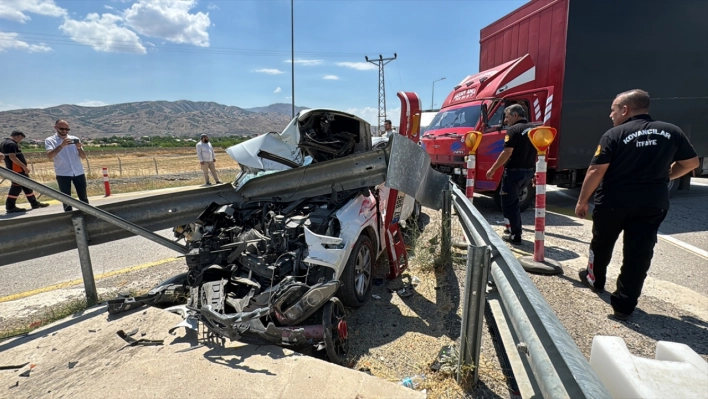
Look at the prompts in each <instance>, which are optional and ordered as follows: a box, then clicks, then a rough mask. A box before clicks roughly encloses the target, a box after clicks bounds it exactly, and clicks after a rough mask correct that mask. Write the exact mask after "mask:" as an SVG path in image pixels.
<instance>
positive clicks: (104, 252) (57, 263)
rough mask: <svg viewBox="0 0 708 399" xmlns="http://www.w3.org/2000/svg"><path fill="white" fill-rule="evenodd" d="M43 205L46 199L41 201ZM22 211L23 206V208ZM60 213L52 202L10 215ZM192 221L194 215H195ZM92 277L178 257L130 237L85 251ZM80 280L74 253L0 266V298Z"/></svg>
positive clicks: (166, 233)
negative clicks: (87, 252) (45, 205)
mask: <svg viewBox="0 0 708 399" xmlns="http://www.w3.org/2000/svg"><path fill="white" fill-rule="evenodd" d="M188 188H193V187H180V188H171V189H163V190H154V191H151V192H150V194H152V195H157V194H164V193H168V192H174V191H179V190H184V189H188ZM145 195H146V194H145V193H131V194H121V195H115V196H111V197H108V198H103V197H95V198H89V202H90V203H91V205H104V204H108V203H113V202H118V201H125V200H128V199H133V198H137V197H142V196H145ZM42 200H43V201H46V200H47V199H46V198H43V199H42ZM25 207H26V206H25ZM58 212H63V208H62V205H61V204H58V203H56V201H52V202H51V205H50V206H49V207H47V208H42V209H37V210H32V211H30V212H27V213H26V214H24V215H15V214H12V216H13V217H14V218H24V217H28V216H36V215H43V214H51V213H58ZM8 216H10V215H4V214H3V215H0V231H2V221H3V219H7V218H8ZM195 217H196V215H195ZM157 233H158V234H160V235H162V236H163V237H167V238H170V239H171V238H173V236H172V230H171V229H167V230H162V231H158V232H157ZM89 251H90V253H91V262H92V265H93V269H94V275H96V276H99V275H101V274H104V273H107V272H111V271H116V270H121V269H125V268H128V267H134V266H140V265H146V264H149V263H153V262H159V261H162V260H165V259H169V258H174V257H175V256H178V255H179V254H178V253H177V252H175V251H172V250H170V249H167V248H165V247H163V246H161V245H159V244H156V243H154V242H152V241H149V240H147V239H145V238H143V237H137V236H136V237H131V238H126V239H123V240H118V241H114V242H111V243H107V244H102V245H96V246H91V247H89ZM76 279H81V265H80V263H79V255H78V251H77V250H72V251H66V252H62V253H59V254H55V255H52V256H46V257H43V258H37V259H32V260H30V261H26V262H19V263H14V264H11V265H7V266H0V298H1V297H5V296H8V295H13V294H19V293H24V292H27V291H32V290H36V289H41V288H43V287H48V286H52V285H55V284H59V283H62V282H67V281H72V280H76Z"/></svg>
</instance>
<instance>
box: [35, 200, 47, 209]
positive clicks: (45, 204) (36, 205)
mask: <svg viewBox="0 0 708 399" xmlns="http://www.w3.org/2000/svg"><path fill="white" fill-rule="evenodd" d="M48 206H49V204H47V203H46V202H37V203H36V204H32V209H39V208H46V207H48Z"/></svg>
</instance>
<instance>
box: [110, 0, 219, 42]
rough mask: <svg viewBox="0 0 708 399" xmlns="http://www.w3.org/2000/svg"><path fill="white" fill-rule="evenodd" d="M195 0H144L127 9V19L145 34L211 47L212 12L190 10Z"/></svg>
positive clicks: (132, 26)
mask: <svg viewBox="0 0 708 399" xmlns="http://www.w3.org/2000/svg"><path fill="white" fill-rule="evenodd" d="M196 4H197V2H196V1H195V0H140V1H138V2H137V3H135V4H133V5H132V6H131V7H130V8H129V9H127V10H125V14H124V16H125V22H126V24H127V25H128V26H130V27H131V28H133V29H134V30H135V31H136V32H138V33H140V34H141V35H146V36H153V37H159V38H163V39H166V40H169V41H171V42H173V43H188V44H193V45H196V46H200V47H209V33H208V32H207V28H209V25H211V20H210V19H209V13H206V14H205V13H203V12H198V13H196V14H190V13H189V10H191V9H192V8H194V6H196Z"/></svg>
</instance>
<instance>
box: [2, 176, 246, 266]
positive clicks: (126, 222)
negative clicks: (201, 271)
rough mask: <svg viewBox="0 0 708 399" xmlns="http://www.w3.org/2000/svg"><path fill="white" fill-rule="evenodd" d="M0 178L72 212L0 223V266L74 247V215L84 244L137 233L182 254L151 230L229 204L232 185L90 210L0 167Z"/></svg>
mask: <svg viewBox="0 0 708 399" xmlns="http://www.w3.org/2000/svg"><path fill="white" fill-rule="evenodd" d="M0 176H2V177H4V178H6V179H8V180H12V181H16V182H17V183H19V184H21V185H23V186H25V187H29V188H31V189H32V190H34V191H36V192H39V193H42V194H44V195H45V196H47V197H50V198H53V199H56V200H58V201H60V202H63V203H67V204H69V205H71V206H73V207H74V208H76V209H78V211H73V212H63V213H57V214H51V215H42V216H25V217H21V218H18V219H6V220H2V221H0V225H2V230H1V232H0V248H2V256H1V257H0V266H5V265H9V264H12V263H16V262H22V261H26V260H30V259H34V258H39V257H42V256H48V255H54V254H56V253H59V252H64V251H68V250H72V249H76V248H77V243H76V237H75V232H74V223H73V222H72V217H75V216H77V215H83V218H84V219H85V229H84V231H85V232H86V235H87V243H88V244H89V245H98V244H103V243H107V242H111V241H115V240H120V239H122V238H127V237H130V236H133V235H141V236H143V237H145V238H147V239H149V240H151V241H154V242H157V243H158V244H161V245H164V246H166V247H168V248H170V249H173V250H175V251H177V252H184V246H182V245H179V244H177V243H175V242H173V241H171V240H169V239H167V238H164V237H162V236H160V235H157V234H155V233H153V231H158V230H162V229H167V228H171V227H174V226H178V225H181V224H186V223H191V222H193V221H194V219H195V217H196V216H197V215H199V213H201V212H202V211H203V210H204V209H205V208H206V207H207V206H208V205H209V204H211V203H212V202H217V203H229V202H233V199H234V190H233V187H232V186H231V185H230V184H227V185H223V186H214V187H209V188H196V189H191V190H184V191H179V192H173V193H169V194H161V195H154V196H149V197H143V198H137V199H133V200H128V201H122V202H118V203H114V204H107V205H101V206H98V207H94V206H90V205H87V204H85V203H83V202H81V201H78V200H76V199H74V198H71V197H69V196H68V195H65V194H63V193H61V192H59V191H57V190H54V189H52V188H50V187H47V186H45V185H43V184H40V183H37V182H35V181H34V180H32V179H29V178H27V177H24V176H22V175H19V174H17V173H15V172H12V171H10V170H7V169H4V168H0Z"/></svg>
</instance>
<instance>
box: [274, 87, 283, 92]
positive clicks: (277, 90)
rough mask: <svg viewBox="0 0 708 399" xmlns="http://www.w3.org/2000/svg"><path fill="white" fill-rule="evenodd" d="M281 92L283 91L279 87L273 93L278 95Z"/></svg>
mask: <svg viewBox="0 0 708 399" xmlns="http://www.w3.org/2000/svg"><path fill="white" fill-rule="evenodd" d="M281 91H283V89H281V88H280V87H278V88H276V89H275V91H274V92H273V93H280V92H281Z"/></svg>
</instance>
